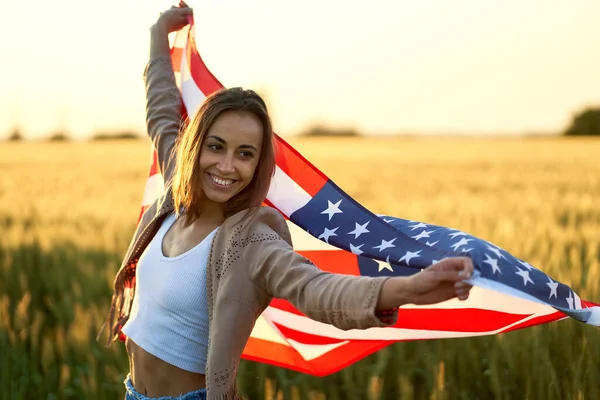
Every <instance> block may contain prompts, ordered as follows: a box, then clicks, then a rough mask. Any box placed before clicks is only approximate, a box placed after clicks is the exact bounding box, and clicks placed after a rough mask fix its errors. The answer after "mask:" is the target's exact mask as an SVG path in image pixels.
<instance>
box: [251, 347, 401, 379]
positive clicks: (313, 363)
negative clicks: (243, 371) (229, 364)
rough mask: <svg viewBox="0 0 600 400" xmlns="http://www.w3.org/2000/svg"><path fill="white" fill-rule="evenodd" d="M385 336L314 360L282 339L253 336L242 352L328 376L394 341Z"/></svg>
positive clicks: (261, 360) (277, 363) (302, 370)
mask: <svg viewBox="0 0 600 400" xmlns="http://www.w3.org/2000/svg"><path fill="white" fill-rule="evenodd" d="M391 343H393V342H390V341H383V340H360V341H352V342H349V343H346V344H344V345H342V346H340V347H338V348H336V349H333V350H331V351H329V352H328V353H326V354H324V355H322V356H320V357H317V358H315V359H313V360H310V361H306V360H305V359H304V358H303V357H302V356H301V355H300V354H299V353H298V352H297V351H296V350H294V349H293V348H292V347H288V346H285V345H282V344H279V343H273V342H269V341H267V340H262V339H256V338H250V339H249V340H248V343H247V344H246V348H245V349H244V353H243V354H242V358H244V359H246V360H251V361H256V362H262V363H267V364H271V365H275V366H277V367H284V368H288V369H291V370H294V371H298V372H302V373H305V374H310V375H314V376H326V375H330V374H333V373H336V372H338V371H340V370H341V369H343V368H346V367H347V366H349V365H352V364H354V363H355V362H356V361H358V360H360V359H361V358H364V357H366V356H368V355H369V354H372V353H374V352H376V351H377V350H380V349H382V348H384V347H385V346H387V345H388V344H391Z"/></svg>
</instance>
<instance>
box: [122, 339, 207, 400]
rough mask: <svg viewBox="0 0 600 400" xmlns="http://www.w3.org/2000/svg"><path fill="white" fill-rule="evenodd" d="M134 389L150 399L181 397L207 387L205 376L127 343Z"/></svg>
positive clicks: (130, 342)
mask: <svg viewBox="0 0 600 400" xmlns="http://www.w3.org/2000/svg"><path fill="white" fill-rule="evenodd" d="M125 347H126V348H127V354H129V369H130V372H131V380H132V381H133V387H135V390H137V391H138V392H140V393H142V394H144V395H146V396H148V397H161V396H179V395H181V394H184V393H188V392H192V391H194V390H198V389H202V388H204V387H205V385H206V382H205V380H204V375H202V374H197V373H195V372H189V371H185V370H183V369H181V368H178V367H176V366H174V365H171V364H169V363H166V362H164V361H163V360H161V359H159V358H157V357H155V356H153V355H152V354H150V353H148V352H147V351H145V350H144V349H142V348H141V347H140V346H138V345H137V344H135V342H134V341H133V340H131V339H130V338H127V340H126V341H125Z"/></svg>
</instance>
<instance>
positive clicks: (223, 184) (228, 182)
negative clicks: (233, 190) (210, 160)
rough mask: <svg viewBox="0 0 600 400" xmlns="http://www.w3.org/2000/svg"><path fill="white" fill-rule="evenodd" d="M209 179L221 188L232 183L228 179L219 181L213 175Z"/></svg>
mask: <svg viewBox="0 0 600 400" xmlns="http://www.w3.org/2000/svg"><path fill="white" fill-rule="evenodd" d="M210 179H212V181H213V182H215V183H216V184H218V185H221V186H229V185H231V184H232V183H233V181H232V180H230V179H219V178H217V177H216V176H213V175H211V176H210Z"/></svg>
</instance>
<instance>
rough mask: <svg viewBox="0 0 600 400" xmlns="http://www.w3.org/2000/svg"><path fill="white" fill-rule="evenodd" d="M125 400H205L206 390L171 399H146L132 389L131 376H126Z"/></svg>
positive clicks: (164, 397) (165, 397)
mask: <svg viewBox="0 0 600 400" xmlns="http://www.w3.org/2000/svg"><path fill="white" fill-rule="evenodd" d="M124 383H125V400H153V399H154V400H176V399H179V400H206V389H198V390H194V391H193V392H189V393H184V394H182V395H181V396H177V397H171V396H163V397H148V396H146V395H143V394H141V393H140V392H138V391H137V390H135V388H134V387H133V382H131V375H129V374H128V375H127V379H125V382H124Z"/></svg>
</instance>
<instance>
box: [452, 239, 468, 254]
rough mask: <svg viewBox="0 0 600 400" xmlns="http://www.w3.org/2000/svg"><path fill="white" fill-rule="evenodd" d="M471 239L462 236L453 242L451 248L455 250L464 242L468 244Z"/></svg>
mask: <svg viewBox="0 0 600 400" xmlns="http://www.w3.org/2000/svg"><path fill="white" fill-rule="evenodd" d="M472 240H473V239H466V238H462V239H460V240H459V241H458V242H456V243H454V244H453V245H452V246H450V247H452V249H453V250H454V251H457V250H458V248H459V247H461V246H464V245H466V244H468V243H469V242H470V241H472Z"/></svg>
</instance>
